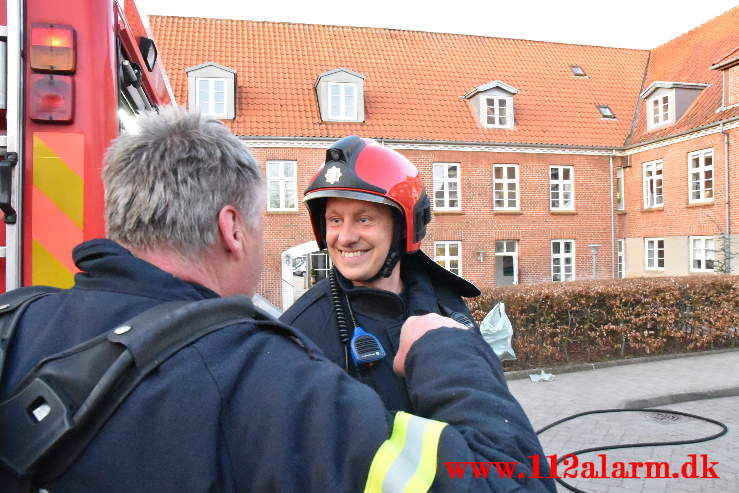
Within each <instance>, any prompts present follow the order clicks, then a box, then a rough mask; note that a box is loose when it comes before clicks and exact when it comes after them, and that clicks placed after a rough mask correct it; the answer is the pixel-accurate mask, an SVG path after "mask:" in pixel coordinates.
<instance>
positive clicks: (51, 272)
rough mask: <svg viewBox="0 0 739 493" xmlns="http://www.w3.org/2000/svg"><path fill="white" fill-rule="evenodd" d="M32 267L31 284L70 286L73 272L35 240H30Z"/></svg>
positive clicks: (72, 281)
mask: <svg viewBox="0 0 739 493" xmlns="http://www.w3.org/2000/svg"><path fill="white" fill-rule="evenodd" d="M31 243H32V248H31V249H32V253H31V255H32V256H33V263H34V269H33V271H32V273H31V284H40V285H43V286H56V287H59V288H71V287H72V285H73V284H74V274H73V273H72V272H70V271H69V270H67V268H66V267H65V266H64V265H63V264H62V263H61V262H59V261H58V260H57V259H56V258H55V257H54V256H53V255H52V254H51V253H49V251H48V250H47V249H46V248H44V247H43V245H41V244H40V243H39V242H37V241H36V240H32V241H31Z"/></svg>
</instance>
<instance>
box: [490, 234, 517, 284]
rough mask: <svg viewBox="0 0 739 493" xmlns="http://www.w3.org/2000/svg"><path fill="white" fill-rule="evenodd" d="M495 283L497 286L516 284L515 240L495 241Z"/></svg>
mask: <svg viewBox="0 0 739 493" xmlns="http://www.w3.org/2000/svg"><path fill="white" fill-rule="evenodd" d="M495 284H496V285H497V286H510V285H511V284H518V241H517V240H498V241H496V242H495Z"/></svg>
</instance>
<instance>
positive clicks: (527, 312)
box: [468, 275, 739, 370]
mask: <svg viewBox="0 0 739 493" xmlns="http://www.w3.org/2000/svg"><path fill="white" fill-rule="evenodd" d="M498 301H503V302H504V303H505V304H506V313H507V314H508V318H510V320H511V323H512V324H513V332H514V335H513V349H514V351H515V352H516V356H517V357H518V359H517V360H516V361H510V362H509V361H506V362H505V363H504V367H505V369H506V370H514V369H527V368H537V367H546V366H554V365H561V364H568V363H582V362H590V361H602V360H607V359H618V358H628V357H636V356H646V355H653V354H660V353H674V352H686V351H700V350H708V349H718V348H725V347H735V346H736V345H737V339H738V335H737V332H738V331H739V276H728V275H701V276H687V277H656V278H635V279H623V280H617V281H575V282H567V283H545V284H533V285H521V286H507V287H499V288H493V289H490V290H486V291H484V292H483V293H482V295H481V296H479V297H478V298H475V299H472V300H468V305H469V307H470V310H471V311H472V314H473V316H474V317H475V319H476V320H477V321H478V322H480V321H481V320H482V318H483V317H484V316H485V315H486V314H487V312H488V311H490V309H491V308H492V307H493V306H495V304H496V303H497V302H498Z"/></svg>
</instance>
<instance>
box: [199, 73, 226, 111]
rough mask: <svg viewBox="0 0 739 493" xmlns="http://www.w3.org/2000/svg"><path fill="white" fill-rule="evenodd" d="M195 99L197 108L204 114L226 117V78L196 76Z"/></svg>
mask: <svg viewBox="0 0 739 493" xmlns="http://www.w3.org/2000/svg"><path fill="white" fill-rule="evenodd" d="M196 84H197V88H198V90H197V100H196V105H197V108H198V110H199V111H200V112H201V113H203V114H204V115H208V116H213V117H222V118H225V117H226V79H222V78H214V77H198V79H197V80H196Z"/></svg>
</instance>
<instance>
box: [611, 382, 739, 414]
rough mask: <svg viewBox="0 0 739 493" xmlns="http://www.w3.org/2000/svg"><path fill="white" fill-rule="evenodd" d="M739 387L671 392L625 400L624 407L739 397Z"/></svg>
mask: <svg viewBox="0 0 739 493" xmlns="http://www.w3.org/2000/svg"><path fill="white" fill-rule="evenodd" d="M738 396H739V387H726V388H723V389H713V390H706V391H703V392H684V393H682V394H669V395H661V396H655V397H646V398H644V399H633V400H628V401H624V406H623V407H624V409H641V408H645V407H657V406H664V405H669V404H678V403H680V402H689V401H701V400H705V399H719V398H721V397H738Z"/></svg>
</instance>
